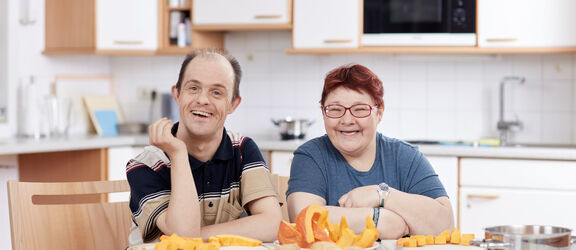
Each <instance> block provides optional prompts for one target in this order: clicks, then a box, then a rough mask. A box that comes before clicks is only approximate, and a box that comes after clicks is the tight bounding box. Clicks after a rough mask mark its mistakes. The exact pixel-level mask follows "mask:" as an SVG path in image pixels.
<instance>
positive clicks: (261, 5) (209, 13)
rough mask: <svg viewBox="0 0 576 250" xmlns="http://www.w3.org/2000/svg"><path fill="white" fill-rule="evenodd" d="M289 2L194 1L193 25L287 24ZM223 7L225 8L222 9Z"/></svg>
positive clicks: (289, 13) (289, 14) (274, 0)
mask: <svg viewBox="0 0 576 250" xmlns="http://www.w3.org/2000/svg"><path fill="white" fill-rule="evenodd" d="M291 3H292V2H291V1H289V0H194V7H193V8H192V11H193V14H192V18H193V21H192V22H193V24H194V25H238V24H240V25H241V24H289V23H290V21H291V12H290V10H291ZM223 6H225V7H223Z"/></svg>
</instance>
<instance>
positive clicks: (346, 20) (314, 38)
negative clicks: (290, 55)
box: [292, 0, 361, 49]
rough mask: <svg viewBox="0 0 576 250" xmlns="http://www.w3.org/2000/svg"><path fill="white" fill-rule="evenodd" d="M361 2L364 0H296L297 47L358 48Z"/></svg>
mask: <svg viewBox="0 0 576 250" xmlns="http://www.w3.org/2000/svg"><path fill="white" fill-rule="evenodd" d="M360 5H361V0H294V25H293V26H294V27H293V30H292V35H293V37H292V42H293V48H295V49H310V48H358V46H359V40H360V32H361V29H360V23H361V22H360ZM328 7H329V8H328Z"/></svg>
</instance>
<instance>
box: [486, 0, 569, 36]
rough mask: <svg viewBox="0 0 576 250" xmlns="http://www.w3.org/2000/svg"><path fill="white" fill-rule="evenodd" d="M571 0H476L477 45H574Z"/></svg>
mask: <svg viewBox="0 0 576 250" xmlns="http://www.w3.org/2000/svg"><path fill="white" fill-rule="evenodd" d="M575 9H576V2H575V1H572V0H555V1H554V3H553V4H552V3H550V2H549V1H546V0H531V1H522V0H479V1H478V46H479V47H568V46H576V30H575V29H574V28H573V27H571V26H572V24H574V23H576V15H574V14H573V12H574V10H575Z"/></svg>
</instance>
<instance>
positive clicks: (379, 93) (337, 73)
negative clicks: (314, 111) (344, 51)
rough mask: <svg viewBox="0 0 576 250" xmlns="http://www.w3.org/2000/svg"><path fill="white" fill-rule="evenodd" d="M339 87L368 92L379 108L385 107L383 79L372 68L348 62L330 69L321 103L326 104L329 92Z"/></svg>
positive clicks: (325, 80)
mask: <svg viewBox="0 0 576 250" xmlns="http://www.w3.org/2000/svg"><path fill="white" fill-rule="evenodd" d="M339 87H344V88H347V89H350V90H355V91H358V92H364V93H367V94H368V95H370V96H371V97H372V100H373V101H374V102H375V104H376V105H378V108H384V99H383V97H384V87H382V81H380V79H378V76H377V75H376V74H374V73H373V72H372V71H371V70H369V69H368V68H366V67H364V66H362V65H360V64H346V65H343V66H340V67H338V68H335V69H333V70H332V71H330V72H329V73H328V74H327V75H326V78H325V79H324V89H323V90H322V99H320V104H321V105H324V101H326V97H327V96H328V94H330V93H331V92H332V91H334V90H335V89H337V88H339Z"/></svg>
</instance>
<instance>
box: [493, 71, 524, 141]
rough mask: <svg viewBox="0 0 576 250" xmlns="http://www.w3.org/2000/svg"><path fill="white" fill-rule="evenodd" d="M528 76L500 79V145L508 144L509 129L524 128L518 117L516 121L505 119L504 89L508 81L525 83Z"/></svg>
mask: <svg viewBox="0 0 576 250" xmlns="http://www.w3.org/2000/svg"><path fill="white" fill-rule="evenodd" d="M525 80H526V78H524V77H518V76H506V77H504V78H503V79H502V81H500V120H498V124H497V127H498V131H500V146H506V145H508V131H510V129H511V128H513V127H518V128H522V122H521V121H519V120H518V117H516V120H515V121H506V120H504V96H505V95H504V89H505V86H506V83H510V82H517V83H519V84H523V83H524V81H525Z"/></svg>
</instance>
